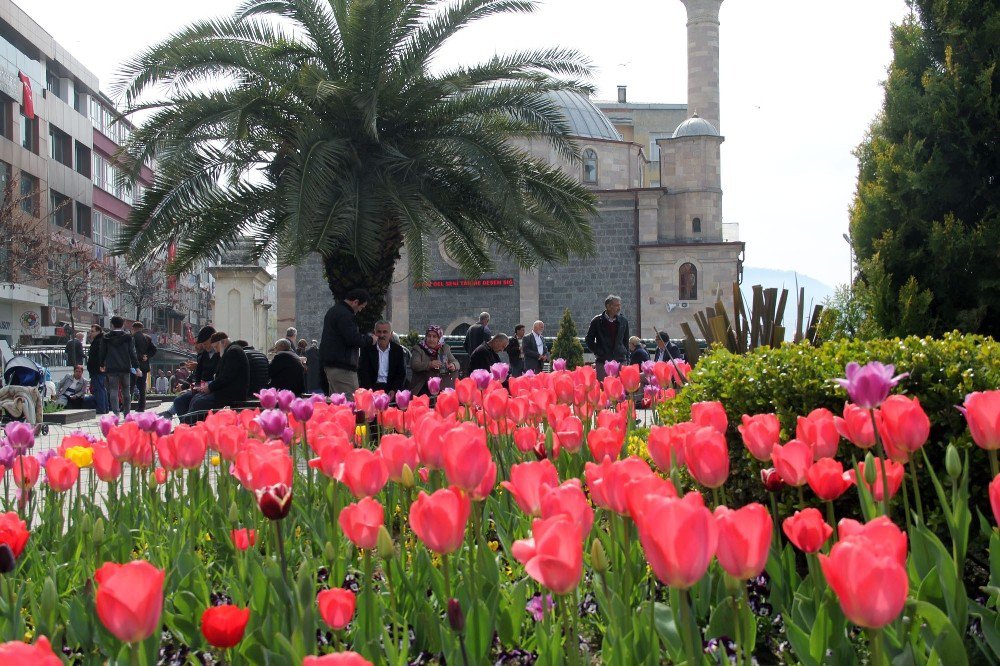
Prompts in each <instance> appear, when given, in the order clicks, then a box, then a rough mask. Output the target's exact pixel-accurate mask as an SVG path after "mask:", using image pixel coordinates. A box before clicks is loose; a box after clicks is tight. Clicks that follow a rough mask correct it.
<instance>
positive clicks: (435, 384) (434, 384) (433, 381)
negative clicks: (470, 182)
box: [427, 377, 441, 395]
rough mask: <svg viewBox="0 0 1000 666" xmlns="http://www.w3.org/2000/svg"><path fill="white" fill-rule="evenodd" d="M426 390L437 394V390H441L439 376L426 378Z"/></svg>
mask: <svg viewBox="0 0 1000 666" xmlns="http://www.w3.org/2000/svg"><path fill="white" fill-rule="evenodd" d="M427 390H428V391H430V392H431V395H437V394H438V391H440V390H441V378H440V377H431V378H430V379H428V380H427Z"/></svg>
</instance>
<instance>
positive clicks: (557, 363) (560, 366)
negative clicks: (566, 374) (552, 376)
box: [552, 358, 566, 372]
mask: <svg viewBox="0 0 1000 666" xmlns="http://www.w3.org/2000/svg"><path fill="white" fill-rule="evenodd" d="M565 369H566V359H564V358H557V359H554V360H553V361H552V371H553V372H562V371H563V370H565Z"/></svg>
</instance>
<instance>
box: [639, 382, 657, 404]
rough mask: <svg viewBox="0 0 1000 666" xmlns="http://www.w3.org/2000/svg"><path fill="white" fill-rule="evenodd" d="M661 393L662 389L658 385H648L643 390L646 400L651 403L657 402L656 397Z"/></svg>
mask: <svg viewBox="0 0 1000 666" xmlns="http://www.w3.org/2000/svg"><path fill="white" fill-rule="evenodd" d="M659 392H660V387H659V386H657V385H656V384H646V386H645V387H644V388H643V389H642V394H643V396H645V398H646V399H647V400H649V401H650V402H652V401H653V400H656V396H657V395H658V394H659Z"/></svg>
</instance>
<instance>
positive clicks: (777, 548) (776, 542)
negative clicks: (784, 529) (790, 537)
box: [767, 493, 784, 556]
mask: <svg viewBox="0 0 1000 666" xmlns="http://www.w3.org/2000/svg"><path fill="white" fill-rule="evenodd" d="M767 496H768V498H769V499H770V500H771V520H773V521H774V539H773V540H772V545H773V546H774V553H775V555H776V556H778V555H780V554H781V549H782V548H783V547H784V545H783V544H782V542H781V520H780V518H779V516H778V498H777V497H775V496H774V493H768V494H767Z"/></svg>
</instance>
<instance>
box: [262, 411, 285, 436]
mask: <svg viewBox="0 0 1000 666" xmlns="http://www.w3.org/2000/svg"><path fill="white" fill-rule="evenodd" d="M254 421H256V422H257V423H258V424H259V425H260V429H261V430H263V431H264V434H265V435H267V436H268V437H270V438H272V439H273V438H277V437H281V434H282V433H283V432H284V431H285V428H287V427H288V418H286V417H285V413H284V412H282V411H280V410H278V409H269V410H267V411H264V412H261V413H260V414H259V415H257V418H255V419H254Z"/></svg>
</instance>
